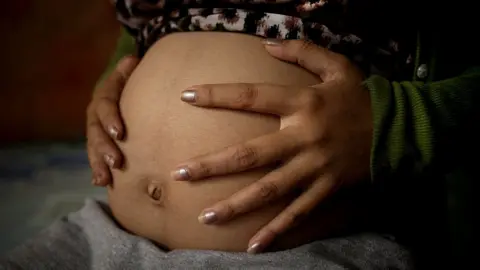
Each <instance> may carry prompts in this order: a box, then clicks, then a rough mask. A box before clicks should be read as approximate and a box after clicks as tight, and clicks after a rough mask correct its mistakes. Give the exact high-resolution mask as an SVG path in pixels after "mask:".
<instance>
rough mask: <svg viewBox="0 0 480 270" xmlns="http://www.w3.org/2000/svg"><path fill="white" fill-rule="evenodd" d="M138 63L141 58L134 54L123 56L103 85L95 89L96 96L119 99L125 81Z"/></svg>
mask: <svg viewBox="0 0 480 270" xmlns="http://www.w3.org/2000/svg"><path fill="white" fill-rule="evenodd" d="M138 63H139V59H138V58H136V57H134V56H125V57H124V58H122V59H121V60H120V61H119V62H118V63H117V65H116V66H115V69H114V70H113V71H112V72H111V73H110V75H109V76H108V77H107V78H106V79H105V80H104V82H103V83H102V85H100V87H98V88H97V89H96V90H95V92H94V97H106V98H110V99H112V100H119V99H120V95H121V93H122V90H123V88H124V87H125V83H126V82H127V80H128V78H129V77H130V75H131V74H132V73H133V70H135V68H136V66H137V65H138Z"/></svg>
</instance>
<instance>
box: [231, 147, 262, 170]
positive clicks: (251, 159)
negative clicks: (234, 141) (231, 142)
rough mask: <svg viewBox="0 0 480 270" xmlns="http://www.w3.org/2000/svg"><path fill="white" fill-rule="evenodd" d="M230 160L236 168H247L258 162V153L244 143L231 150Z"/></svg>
mask: <svg viewBox="0 0 480 270" xmlns="http://www.w3.org/2000/svg"><path fill="white" fill-rule="evenodd" d="M232 160H233V162H234V166H236V167H237V168H238V169H249V168H252V167H253V166H255V165H256V164H257V163H258V154H257V151H256V150H255V149H254V148H253V147H250V146H246V145H245V146H241V147H238V148H236V149H235V150H234V151H233V154H232Z"/></svg>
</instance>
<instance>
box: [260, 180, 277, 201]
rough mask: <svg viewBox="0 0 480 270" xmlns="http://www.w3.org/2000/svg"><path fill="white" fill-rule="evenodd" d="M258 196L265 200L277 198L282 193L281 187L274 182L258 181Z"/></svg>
mask: <svg viewBox="0 0 480 270" xmlns="http://www.w3.org/2000/svg"><path fill="white" fill-rule="evenodd" d="M258 185H259V187H258V196H259V197H260V199H261V200H262V201H264V202H268V201H271V200H273V199H276V198H277V197H278V196H279V195H280V189H279V187H278V186H277V185H276V184H275V183H273V182H265V183H258Z"/></svg>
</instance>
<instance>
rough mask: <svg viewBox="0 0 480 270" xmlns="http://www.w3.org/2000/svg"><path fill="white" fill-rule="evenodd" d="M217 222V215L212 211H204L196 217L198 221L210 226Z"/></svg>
mask: <svg viewBox="0 0 480 270" xmlns="http://www.w3.org/2000/svg"><path fill="white" fill-rule="evenodd" d="M216 220H217V214H216V213H215V212H213V211H205V212H204V213H202V214H201V215H200V216H198V221H200V223H203V224H210V223H213V222H215V221H216Z"/></svg>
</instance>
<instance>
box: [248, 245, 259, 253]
mask: <svg viewBox="0 0 480 270" xmlns="http://www.w3.org/2000/svg"><path fill="white" fill-rule="evenodd" d="M260 249H261V245H260V243H258V242H257V243H253V244H251V245H250V246H249V247H248V249H247V253H250V254H256V253H258V252H260Z"/></svg>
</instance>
